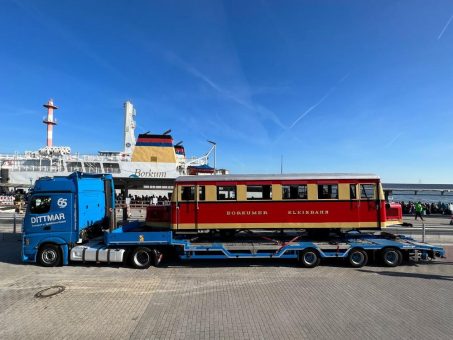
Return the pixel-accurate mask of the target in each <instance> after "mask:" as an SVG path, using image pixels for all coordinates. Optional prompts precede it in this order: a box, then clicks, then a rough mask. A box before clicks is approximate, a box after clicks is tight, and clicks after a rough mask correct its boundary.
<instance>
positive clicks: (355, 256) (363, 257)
mask: <svg viewBox="0 0 453 340" xmlns="http://www.w3.org/2000/svg"><path fill="white" fill-rule="evenodd" d="M348 261H349V264H350V265H351V267H353V268H361V267H363V266H366V264H367V263H368V254H367V253H366V251H365V250H363V249H359V248H355V249H351V250H350V251H349V255H348Z"/></svg>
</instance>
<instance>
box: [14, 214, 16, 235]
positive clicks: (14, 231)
mask: <svg viewBox="0 0 453 340" xmlns="http://www.w3.org/2000/svg"><path fill="white" fill-rule="evenodd" d="M13 228H14V229H13V230H14V234H15V233H16V212H14V216H13Z"/></svg>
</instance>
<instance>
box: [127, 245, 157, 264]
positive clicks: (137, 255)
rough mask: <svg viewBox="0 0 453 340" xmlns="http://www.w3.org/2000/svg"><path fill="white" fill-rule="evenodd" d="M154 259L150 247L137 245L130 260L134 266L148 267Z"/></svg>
mask: <svg viewBox="0 0 453 340" xmlns="http://www.w3.org/2000/svg"><path fill="white" fill-rule="evenodd" d="M152 261H153V259H152V254H151V252H150V250H149V249H148V248H145V247H137V248H135V249H134V250H133V251H132V253H131V257H130V262H131V265H132V266H133V267H134V268H137V269H147V268H149V266H151V263H152Z"/></svg>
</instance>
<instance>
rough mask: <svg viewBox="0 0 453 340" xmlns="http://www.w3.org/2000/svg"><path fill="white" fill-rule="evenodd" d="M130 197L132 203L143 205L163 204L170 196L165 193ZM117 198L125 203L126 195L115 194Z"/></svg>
mask: <svg viewBox="0 0 453 340" xmlns="http://www.w3.org/2000/svg"><path fill="white" fill-rule="evenodd" d="M128 198H129V199H130V204H142V205H151V204H153V205H157V204H162V202H167V201H168V197H167V196H165V195H159V196H156V195H151V196H149V195H141V196H140V195H131V194H129V195H128ZM115 200H116V201H117V202H118V201H119V202H122V203H124V201H125V197H124V195H123V194H121V193H120V194H115Z"/></svg>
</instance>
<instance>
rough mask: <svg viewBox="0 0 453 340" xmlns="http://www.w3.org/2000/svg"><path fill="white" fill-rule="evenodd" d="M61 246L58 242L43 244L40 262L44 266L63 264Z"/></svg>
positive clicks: (39, 253)
mask: <svg viewBox="0 0 453 340" xmlns="http://www.w3.org/2000/svg"><path fill="white" fill-rule="evenodd" d="M61 259H62V256H61V251H60V247H59V246H57V245H56V244H50V243H49V244H43V245H42V246H41V247H40V248H39V252H38V263H39V264H40V265H41V266H43V267H56V266H59V265H60V264H61Z"/></svg>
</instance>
